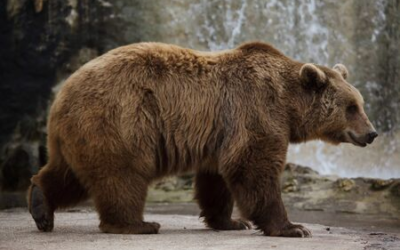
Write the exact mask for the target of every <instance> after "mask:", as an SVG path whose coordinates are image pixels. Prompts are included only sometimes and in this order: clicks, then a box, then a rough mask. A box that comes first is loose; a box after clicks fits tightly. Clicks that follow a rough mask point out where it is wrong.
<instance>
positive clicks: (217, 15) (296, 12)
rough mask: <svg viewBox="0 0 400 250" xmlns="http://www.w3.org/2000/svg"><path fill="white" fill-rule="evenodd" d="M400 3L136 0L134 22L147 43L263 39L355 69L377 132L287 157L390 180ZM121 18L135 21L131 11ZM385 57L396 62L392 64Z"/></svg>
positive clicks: (297, 149)
mask: <svg viewBox="0 0 400 250" xmlns="http://www.w3.org/2000/svg"><path fill="white" fill-rule="evenodd" d="M126 2H128V1H126ZM139 2H140V1H139ZM399 3H400V1H390V0H377V1H375V0H368V1H357V0H350V1H344V2H343V1H335V0H325V1H321V0H307V1H292V0H283V1H278V0H268V1H263V0H256V1H249V0H237V1H235V0H229V1H209V0H199V1H195V2H194V1H191V2H190V3H188V2H187V1H184V0H173V1H169V2H168V4H166V3H163V4H166V5H167V6H166V7H164V6H162V5H161V4H160V3H157V1H149V3H147V4H143V3H140V4H138V2H136V3H135V4H134V5H135V7H132V9H134V10H133V12H134V13H131V14H133V15H134V19H133V20H134V21H135V22H138V21H139V22H140V23H142V26H140V27H139V29H143V30H142V31H140V34H139V35H138V36H140V37H136V38H137V39H138V40H142V41H146V40H147V41H154V40H155V39H156V40H157V41H161V42H166V43H173V44H178V45H182V46H185V47H191V48H194V49H200V50H222V49H228V48H233V47H235V46H236V45H238V44H240V43H242V42H245V41H249V40H261V41H266V42H269V43H271V44H273V45H274V46H276V47H277V48H279V49H280V50H281V51H283V52H284V53H285V54H286V55H288V56H290V57H292V58H295V59H297V60H300V61H303V62H312V63H317V64H321V65H326V66H333V65H334V64H336V63H343V64H345V65H346V66H347V67H348V69H349V71H350V79H349V82H351V83H352V84H354V85H355V86H356V87H357V88H358V89H360V91H361V92H362V94H363V96H364V98H365V100H366V103H367V105H366V107H365V108H366V112H367V113H368V115H369V117H370V119H371V120H372V122H373V123H374V125H375V126H376V127H377V128H378V131H380V136H379V137H378V139H377V140H376V141H375V142H374V144H373V145H370V146H368V147H367V148H357V147H355V146H353V145H341V146H338V147H336V146H331V145H328V144H326V143H323V142H320V141H314V142H307V143H305V144H299V145H291V146H290V148H289V153H288V161H290V162H295V163H299V164H303V165H307V166H310V167H312V168H314V169H316V170H317V171H319V172H320V173H322V174H335V175H339V176H343V177H358V176H362V177H375V178H385V179H387V178H394V177H396V178H399V177H400V129H399V124H398V121H399V117H400V112H399V102H400V87H399V86H398V85H400V83H399V82H397V83H396V82H391V79H394V80H399V77H400V72H399V70H398V69H397V68H400V62H399V59H398V58H399V57H400V53H399V49H398V47H400V42H399V36H400V34H399V33H400V31H399V30H400V24H399V21H398V20H397V18H396V15H397V14H396V13H399V12H400V4H399ZM127 4H128V3H127ZM128 5H129V4H128ZM124 19H125V21H128V22H129V21H132V16H125V17H124ZM396 20H397V21H396ZM146 23H147V24H151V25H152V26H151V28H148V27H147V24H146ZM393 25H397V26H395V27H394V28H393V27H392V26H393ZM396 27H397V30H396ZM136 29H137V26H136V27H135V30H133V29H132V30H130V29H129V28H127V30H126V33H127V34H132V33H133V32H136V33H137V30H136ZM396 32H397V33H396ZM388 37H389V38H388ZM396 39H397V40H396ZM388 44H389V45H388ZM390 48H391V49H390ZM382 55H383V56H384V58H383V57H382ZM387 61H390V62H391V65H389V66H391V67H392V69H391V70H390V69H389V68H387V65H386V64H385V62H387ZM393 64H394V65H393ZM387 75H392V77H391V78H390V77H388V76H387ZM382 76H385V78H383V77H382ZM385 93H386V94H385ZM387 98H388V99H387ZM385 113H386V115H384V114H385Z"/></svg>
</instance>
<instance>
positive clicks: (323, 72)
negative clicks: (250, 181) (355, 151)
mask: <svg viewBox="0 0 400 250" xmlns="http://www.w3.org/2000/svg"><path fill="white" fill-rule="evenodd" d="M299 74H300V81H301V83H302V86H303V88H304V89H305V91H307V92H308V93H311V95H309V96H310V98H311V100H312V101H311V105H310V108H308V109H307V110H308V113H310V112H311V113H310V114H309V117H310V120H308V123H313V124H312V125H311V126H312V128H313V129H312V131H313V132H312V133H313V135H311V137H313V138H318V139H321V140H324V141H327V142H330V143H333V144H338V143H341V142H348V143H352V144H354V145H356V146H361V147H365V146H366V145H367V144H370V143H372V142H373V140H374V139H375V138H376V137H377V136H378V134H377V133H376V130H375V128H374V126H373V125H372V124H371V122H370V121H369V119H368V117H367V115H366V114H365V111H364V108H363V105H364V100H363V97H362V96H361V94H360V92H359V91H358V90H357V89H356V88H355V87H354V86H352V85H351V84H349V83H348V82H347V81H346V79H347V76H348V71H347V69H346V67H345V66H344V65H342V64H337V65H335V66H334V67H333V69H330V68H326V67H322V66H317V65H314V64H310V63H306V64H304V65H303V66H302V67H301V69H300V72H299Z"/></svg>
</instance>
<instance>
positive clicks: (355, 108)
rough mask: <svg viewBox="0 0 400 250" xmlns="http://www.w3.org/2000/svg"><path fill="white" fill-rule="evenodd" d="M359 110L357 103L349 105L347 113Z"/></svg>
mask: <svg viewBox="0 0 400 250" xmlns="http://www.w3.org/2000/svg"><path fill="white" fill-rule="evenodd" d="M357 111H358V107H357V105H354V104H353V105H349V106H348V107H347V113H349V114H355V113H357Z"/></svg>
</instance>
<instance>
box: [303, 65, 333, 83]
mask: <svg viewBox="0 0 400 250" xmlns="http://www.w3.org/2000/svg"><path fill="white" fill-rule="evenodd" d="M300 79H301V82H302V84H303V86H304V87H305V88H308V89H320V88H322V87H324V86H325V84H326V82H327V79H326V75H325V73H324V72H323V71H322V70H321V69H319V68H318V67H317V66H315V65H314V64H311V63H306V64H304V65H303V66H302V67H301V69H300Z"/></svg>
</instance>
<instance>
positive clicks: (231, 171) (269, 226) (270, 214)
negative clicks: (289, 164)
mask: <svg viewBox="0 0 400 250" xmlns="http://www.w3.org/2000/svg"><path fill="white" fill-rule="evenodd" d="M278 149H279V147H278ZM242 152H243V154H242V155H241V156H240V157H237V158H236V159H238V160H237V162H231V163H230V164H228V165H226V166H224V167H223V168H222V169H221V172H222V173H223V175H224V178H225V180H226V182H227V183H228V186H229V189H230V190H231V192H232V194H233V196H234V198H235V201H236V203H237V206H238V208H239V210H240V211H241V213H242V215H243V216H244V217H245V218H246V219H249V220H251V221H252V222H253V223H254V224H255V225H256V226H257V228H258V229H260V230H262V231H263V233H264V234H265V235H267V236H281V237H311V232H310V231H309V230H308V229H307V228H305V227H303V226H302V225H297V224H292V223H291V222H290V221H289V220H288V217H287V214H286V209H285V207H284V205H283V202H282V198H281V191H280V184H279V183H280V181H279V180H280V178H279V177H280V174H281V172H282V169H283V166H284V164H285V157H286V151H285V152H282V151H281V150H276V151H274V150H271V149H270V150H268V148H260V147H259V145H258V146H257V147H251V148H250V147H249V148H247V149H245V150H243V151H242Z"/></svg>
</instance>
